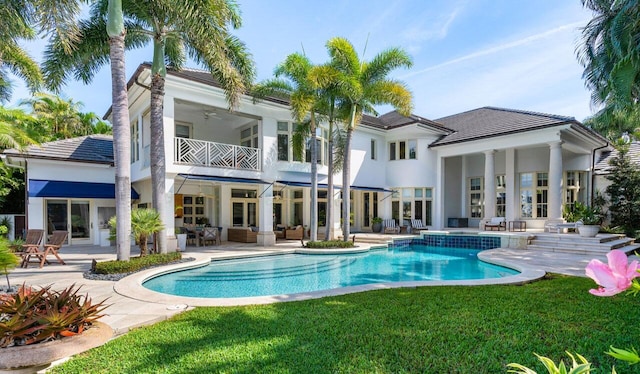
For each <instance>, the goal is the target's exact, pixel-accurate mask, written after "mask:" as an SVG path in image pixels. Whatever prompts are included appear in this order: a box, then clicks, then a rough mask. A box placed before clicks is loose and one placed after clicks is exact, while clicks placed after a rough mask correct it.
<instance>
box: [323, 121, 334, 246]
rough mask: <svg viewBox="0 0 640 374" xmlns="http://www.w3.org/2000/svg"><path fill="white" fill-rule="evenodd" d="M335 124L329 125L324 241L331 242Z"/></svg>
mask: <svg viewBox="0 0 640 374" xmlns="http://www.w3.org/2000/svg"><path fill="white" fill-rule="evenodd" d="M332 130H333V124H332V123H329V147H328V148H329V152H328V153H329V154H328V155H327V157H328V159H327V168H328V169H329V173H328V174H329V175H328V176H327V208H326V214H325V228H324V240H331V229H332V228H333V131H332Z"/></svg>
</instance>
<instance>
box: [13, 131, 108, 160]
mask: <svg viewBox="0 0 640 374" xmlns="http://www.w3.org/2000/svg"><path fill="white" fill-rule="evenodd" d="M3 153H4V154H7V155H10V156H18V157H24V158H37V159H50V160H63V161H78V162H89V163H98V164H112V163H113V137H112V136H111V135H88V136H82V137H79V138H72V139H62V140H56V141H53V142H48V143H42V144H40V145H39V146H38V145H31V146H29V147H27V149H25V150H23V151H18V150H16V149H7V150H5V151H4V152H3Z"/></svg>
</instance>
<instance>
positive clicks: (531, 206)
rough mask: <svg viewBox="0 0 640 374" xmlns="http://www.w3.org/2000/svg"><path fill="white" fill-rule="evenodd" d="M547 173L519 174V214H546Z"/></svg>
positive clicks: (531, 215)
mask: <svg viewBox="0 0 640 374" xmlns="http://www.w3.org/2000/svg"><path fill="white" fill-rule="evenodd" d="M548 204H549V175H548V173H522V174H520V216H521V217H523V218H545V217H547V215H548Z"/></svg>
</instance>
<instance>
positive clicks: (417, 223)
mask: <svg viewBox="0 0 640 374" xmlns="http://www.w3.org/2000/svg"><path fill="white" fill-rule="evenodd" d="M411 230H412V231H413V230H429V228H428V227H427V226H425V225H424V224H423V223H422V220H420V219H412V220H411Z"/></svg>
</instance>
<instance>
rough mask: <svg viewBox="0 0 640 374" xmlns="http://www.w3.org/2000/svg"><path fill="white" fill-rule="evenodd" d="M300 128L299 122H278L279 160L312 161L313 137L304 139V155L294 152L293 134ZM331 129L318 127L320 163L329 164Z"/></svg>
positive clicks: (317, 137)
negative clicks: (297, 154) (299, 155)
mask: <svg viewBox="0 0 640 374" xmlns="http://www.w3.org/2000/svg"><path fill="white" fill-rule="evenodd" d="M297 128H298V124H297V123H289V122H278V161H289V160H292V161H298V162H302V161H303V160H304V162H311V138H310V137H309V138H307V139H305V140H304V147H303V148H304V149H303V151H302V155H301V156H302V157H297V156H296V155H295V154H294V153H293V144H292V141H293V134H294V133H295V132H296V130H297ZM328 139H329V131H328V130H326V129H323V128H321V127H317V128H316V141H317V143H316V151H317V157H318V164H322V165H326V164H327V155H328V154H329V141H328Z"/></svg>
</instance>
